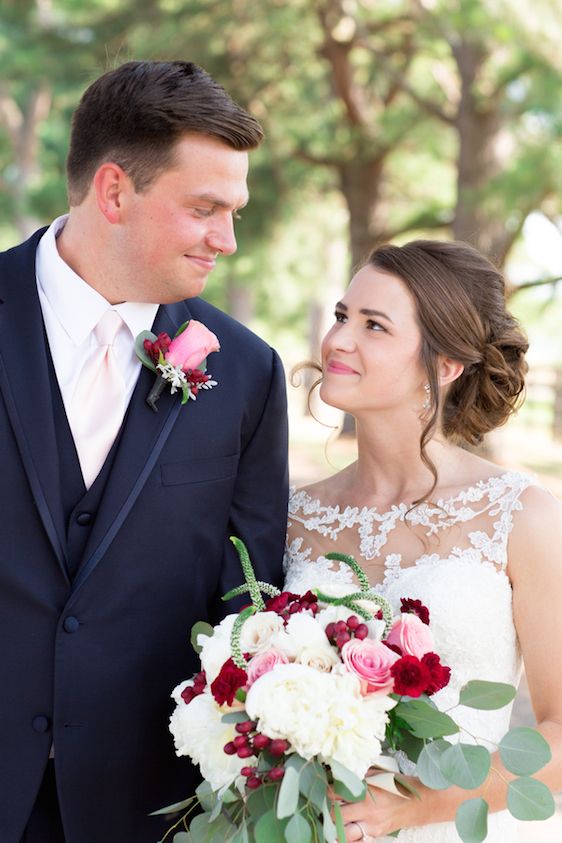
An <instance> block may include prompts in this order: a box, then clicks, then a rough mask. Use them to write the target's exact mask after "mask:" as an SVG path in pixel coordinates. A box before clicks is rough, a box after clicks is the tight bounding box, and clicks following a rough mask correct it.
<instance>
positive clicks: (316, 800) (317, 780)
mask: <svg viewBox="0 0 562 843" xmlns="http://www.w3.org/2000/svg"><path fill="white" fill-rule="evenodd" d="M327 789H328V777H327V775H326V770H325V769H324V767H323V766H322V764H319V763H318V761H314V760H311V761H307V762H306V764H304V765H303V767H302V768H301V771H300V776H299V790H300V792H301V793H302V795H303V796H304V797H305V798H306V799H307V800H308V801H309V802H310V803H311V804H312V805H314V807H315V808H316V809H317V810H318V811H322V810H323V806H324V804H325V802H326V791H327Z"/></svg>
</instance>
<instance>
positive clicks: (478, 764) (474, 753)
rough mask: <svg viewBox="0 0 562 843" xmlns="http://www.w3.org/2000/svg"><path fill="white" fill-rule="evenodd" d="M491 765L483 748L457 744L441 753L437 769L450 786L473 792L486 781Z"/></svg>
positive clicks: (488, 755)
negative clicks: (454, 785)
mask: <svg viewBox="0 0 562 843" xmlns="http://www.w3.org/2000/svg"><path fill="white" fill-rule="evenodd" d="M491 763H492V759H491V757H490V753H489V752H488V750H487V749H486V748H485V747H483V746H472V744H463V743H458V744H455V745H454V746H451V747H449V749H446V750H445V751H444V752H443V755H442V756H441V760H440V762H439V767H440V769H441V772H442V773H443V775H444V776H445V778H447V779H448V780H449V781H450V782H451V783H452V784H456V785H458V787H462V788H464V789H465V790H473V789H474V788H475V787H479V786H480V785H481V784H483V783H484V782H485V781H486V778H487V776H488V773H489V772H490V766H491Z"/></svg>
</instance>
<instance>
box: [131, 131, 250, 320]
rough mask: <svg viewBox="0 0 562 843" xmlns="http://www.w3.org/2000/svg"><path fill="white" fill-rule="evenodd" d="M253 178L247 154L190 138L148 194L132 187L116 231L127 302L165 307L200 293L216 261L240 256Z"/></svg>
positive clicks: (181, 143) (179, 145) (205, 139)
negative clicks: (238, 221)
mask: <svg viewBox="0 0 562 843" xmlns="http://www.w3.org/2000/svg"><path fill="white" fill-rule="evenodd" d="M247 174H248V154H247V152H239V151H237V150H234V149H231V148H230V147H229V146H226V144H223V143H221V142H220V141H218V140H216V139H215V138H211V137H208V136H204V135H193V134H191V135H186V136H185V137H184V138H183V139H182V140H180V141H178V143H177V144H176V147H175V156H174V162H173V164H172V165H171V166H170V167H169V168H168V169H166V170H165V171H164V172H162V173H161V174H160V175H159V176H157V178H156V179H155V180H154V181H153V182H152V184H151V185H150V186H149V187H148V188H147V189H146V190H145V191H144V192H142V193H137V192H136V191H134V190H132V189H131V191H130V192H129V194H128V195H127V199H126V213H124V214H123V217H122V224H121V226H120V228H119V232H118V236H119V237H120V238H121V242H120V243H119V253H120V254H121V255H122V256H123V260H124V266H123V281H124V282H125V283H126V285H127V288H128V289H127V291H126V292H127V295H126V298H127V300H129V301H150V302H155V303H156V302H158V303H161V304H166V303H169V302H174V301H180V300H181V299H185V298H190V297H192V296H197V295H199V293H201V291H202V290H203V288H204V287H205V283H206V281H207V276H208V274H209V272H210V271H211V270H212V269H213V268H214V266H215V262H216V260H217V257H218V256H220V255H231V254H233V252H235V251H236V240H235V237H234V219H235V218H236V214H237V211H238V210H239V209H240V208H243V207H244V205H246V203H247V201H248V188H247V186H246V177H247ZM125 279H126V280H125Z"/></svg>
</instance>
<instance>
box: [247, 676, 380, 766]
mask: <svg viewBox="0 0 562 843" xmlns="http://www.w3.org/2000/svg"><path fill="white" fill-rule="evenodd" d="M393 705H394V702H393V701H392V700H388V698H383V700H379V701H377V702H375V704H372V702H371V701H370V700H369V701H368V702H367V698H365V697H362V696H361V693H360V683H359V680H358V679H357V677H355V676H352V675H351V674H349V673H347V674H343V675H338V674H337V673H322V672H320V671H318V670H315V669H314V668H312V667H308V666H306V665H303V664H282V665H276V667H274V668H273V670H271V671H270V672H269V673H266V674H264V675H263V676H261V677H260V678H259V679H258V680H256V682H254V684H253V685H252V687H251V688H250V690H249V691H248V696H247V698H246V711H247V712H248V715H249V717H251V718H252V720H257V721H258V728H259V730H260V731H261V732H263V733H264V734H266V735H267V736H268V737H270V738H285V739H286V740H288V741H289V742H290V744H291V748H292V749H294V750H295V751H296V752H297V753H298V754H299V755H301V756H302V757H303V758H307V759H308V758H312V757H313V756H315V755H317V756H319V758H320V760H323V761H326V762H329V760H330V759H332V758H333V759H335V760H337V761H340V763H342V764H344V765H345V766H346V767H347V768H348V769H350V770H352V771H353V772H354V773H355V774H356V775H357V776H359V777H360V778H363V777H364V776H365V774H366V772H367V770H368V769H369V767H370V766H371V765H372V764H373V763H374V761H375V760H376V758H377V756H378V755H380V752H381V739H382V738H383V736H384V731H385V726H386V720H387V718H386V713H385V711H386V708H391V707H392V706H393Z"/></svg>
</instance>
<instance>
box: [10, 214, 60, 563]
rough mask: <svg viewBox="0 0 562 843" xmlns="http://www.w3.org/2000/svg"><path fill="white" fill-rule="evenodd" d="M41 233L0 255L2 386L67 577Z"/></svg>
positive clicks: (39, 506)
mask: <svg viewBox="0 0 562 843" xmlns="http://www.w3.org/2000/svg"><path fill="white" fill-rule="evenodd" d="M44 232H45V229H42V230H41V231H38V232H36V234H34V235H33V237H32V238H31V239H30V240H28V241H27V243H24V244H23V245H22V246H19V247H17V248H16V249H12V250H10V251H9V252H6V253H5V254H4V255H2V258H1V263H0V297H1V299H2V303H1V304H0V389H1V390H2V394H3V396H4V401H5V404H6V408H7V411H8V415H9V417H10V421H11V424H12V428H13V431H14V435H15V437H16V441H17V444H18V447H19V450H20V454H21V458H22V462H23V465H24V468H25V472H26V474H27V477H28V480H29V484H30V486H31V490H32V493H33V496H34V498H35V503H36V505H37V509H38V512H39V515H40V517H41V520H42V522H43V525H44V527H45V530H46V532H47V535H48V537H49V540H50V542H51V544H52V546H53V549H54V551H55V554H56V556H57V559H58V561H59V563H60V565H61V568H62V570H63V572H64V574H65V576H66V577H68V574H67V567H66V561H67V560H66V539H65V531H64V519H63V510H62V503H61V496H60V475H59V461H58V451H57V442H56V435H55V427H54V420H53V407H52V395H51V380H50V376H49V368H48V356H47V355H48V350H47V340H46V336H45V329H44V325H43V316H42V313H41V305H40V302H39V297H38V294H37V286H36V282H35V253H36V249H37V244H38V242H39V239H40V238H41V236H42V235H43V233H44Z"/></svg>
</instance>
